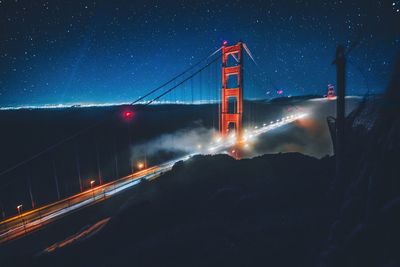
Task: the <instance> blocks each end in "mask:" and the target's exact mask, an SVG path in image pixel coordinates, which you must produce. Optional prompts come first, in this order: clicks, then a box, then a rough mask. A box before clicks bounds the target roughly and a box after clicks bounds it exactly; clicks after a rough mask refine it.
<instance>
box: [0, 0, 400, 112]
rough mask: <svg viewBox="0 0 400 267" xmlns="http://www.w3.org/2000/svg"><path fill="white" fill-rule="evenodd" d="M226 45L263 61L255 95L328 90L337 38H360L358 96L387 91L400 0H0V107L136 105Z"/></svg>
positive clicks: (251, 93)
mask: <svg viewBox="0 0 400 267" xmlns="http://www.w3.org/2000/svg"><path fill="white" fill-rule="evenodd" d="M224 40H227V41H228V42H229V43H235V42H237V41H238V40H243V41H244V42H245V43H246V44H247V45H248V47H249V48H250V50H251V51H252V53H253V54H254V57H255V59H256V62H257V63H258V66H256V65H255V64H252V63H251V62H249V61H247V62H246V71H245V82H246V83H245V86H246V88H245V90H246V91H245V96H246V97H247V98H259V99H262V98H271V97H275V96H276V91H277V90H282V91H283V92H284V95H304V94H324V93H326V88H327V84H328V83H333V84H335V67H334V66H332V65H331V63H332V60H333V57H334V54H335V47H336V45H337V44H339V43H342V44H344V45H346V46H347V47H349V46H351V44H352V43H358V45H357V46H356V48H355V49H353V50H352V51H351V53H349V57H348V87H347V90H348V94H352V95H354V94H359V95H363V94H365V93H367V92H368V91H369V92H371V93H379V92H382V90H384V88H385V86H386V84H387V80H388V78H389V77H390V73H391V68H392V65H393V61H394V58H395V56H396V54H397V53H398V52H399V51H400V0H391V1H370V0H353V1H347V0H343V1H324V0H320V1H308V0H293V1H287V0H264V1H263V0H246V1H245V0H229V1H223V0H204V1H188V0H175V1H171V0H160V1H152V0H146V1H138V0H129V1H128V0H125V1H122V0H113V1H94V0H91V1H78V0H74V1H61V0H52V1H41V0H26V1H25V0H0V107H5V106H23V105H43V104H70V103H113V102H114V103H115V102H130V101H133V100H135V99H136V98H137V97H138V96H140V95H143V94H144V93H145V92H147V91H149V90H151V89H153V88H154V87H156V86H157V85H159V84H161V83H163V82H165V81H166V80H168V79H169V78H171V77H173V76H174V75H176V74H177V73H179V72H181V71H182V70H184V69H186V68H187V67H189V66H190V65H191V64H195V63H196V62H197V61H199V60H200V59H202V58H204V57H205V56H207V55H209V54H210V53H211V52H213V51H215V50H216V49H217V48H218V47H220V46H221V44H222V42H223V41H224ZM208 73H209V74H211V73H213V72H212V71H210V72H208ZM204 76H206V74H203V78H205V79H206V77H204ZM176 97H179V93H178V94H177V95H176Z"/></svg>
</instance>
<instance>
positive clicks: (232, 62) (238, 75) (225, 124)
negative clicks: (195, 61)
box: [220, 41, 243, 140]
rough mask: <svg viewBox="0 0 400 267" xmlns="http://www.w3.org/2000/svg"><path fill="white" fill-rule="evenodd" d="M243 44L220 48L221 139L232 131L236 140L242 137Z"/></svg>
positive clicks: (225, 45) (224, 45) (225, 44)
mask: <svg viewBox="0 0 400 267" xmlns="http://www.w3.org/2000/svg"><path fill="white" fill-rule="evenodd" d="M242 50H243V43H242V42H238V43H237V44H235V45H232V46H227V42H226V41H225V42H224V44H223V46H222V105H221V112H220V124H221V125H220V132H221V135H222V136H223V137H225V136H227V135H228V134H229V133H230V131H234V133H235V135H236V139H237V140H240V139H241V135H242V115H243V70H242V67H243V54H242Z"/></svg>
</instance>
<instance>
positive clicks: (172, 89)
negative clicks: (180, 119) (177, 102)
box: [145, 56, 220, 106]
mask: <svg viewBox="0 0 400 267" xmlns="http://www.w3.org/2000/svg"><path fill="white" fill-rule="evenodd" d="M219 58H220V56H219V57H216V58H214V59H213V60H212V61H210V62H209V63H207V64H206V65H205V66H203V67H202V68H200V69H199V70H197V71H195V72H194V73H192V74H191V75H190V76H188V77H187V78H185V79H184V80H182V81H181V82H179V83H178V84H176V85H174V86H173V87H171V88H169V89H168V90H166V91H164V92H163V93H162V94H160V95H158V96H157V97H155V98H153V99H152V100H150V101H148V102H147V103H146V104H145V106H147V105H150V104H151V103H153V102H155V101H157V100H158V99H160V98H161V97H163V96H165V95H167V94H169V93H171V92H172V91H174V90H175V89H176V88H177V87H179V86H180V85H182V84H183V83H184V82H186V81H188V80H190V79H192V78H193V77H194V76H196V75H197V74H199V73H201V71H203V70H204V69H206V68H207V67H208V66H210V65H211V64H212V63H214V62H215V61H217V60H218V59H219Z"/></svg>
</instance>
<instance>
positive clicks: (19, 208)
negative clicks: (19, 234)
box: [17, 204, 26, 234]
mask: <svg viewBox="0 0 400 267" xmlns="http://www.w3.org/2000/svg"><path fill="white" fill-rule="evenodd" d="M21 210H22V204H20V205H18V206H17V211H18V215H19V218H20V219H21V222H22V225H23V227H24V232H25V234H26V228H25V222H24V219H23V218H22V215H21Z"/></svg>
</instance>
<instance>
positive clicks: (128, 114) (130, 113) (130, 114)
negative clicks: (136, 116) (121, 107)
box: [124, 111, 133, 119]
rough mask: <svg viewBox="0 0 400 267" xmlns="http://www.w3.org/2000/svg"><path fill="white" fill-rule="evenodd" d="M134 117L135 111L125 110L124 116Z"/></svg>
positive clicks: (126, 117)
mask: <svg viewBox="0 0 400 267" xmlns="http://www.w3.org/2000/svg"><path fill="white" fill-rule="evenodd" d="M132 117H133V112H132V111H125V112H124V118H125V119H131V118H132Z"/></svg>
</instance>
